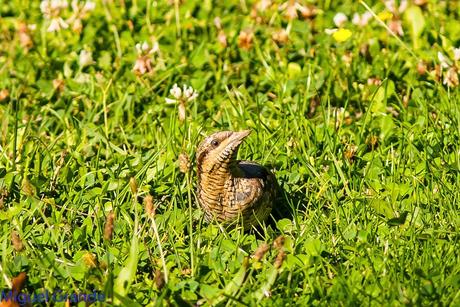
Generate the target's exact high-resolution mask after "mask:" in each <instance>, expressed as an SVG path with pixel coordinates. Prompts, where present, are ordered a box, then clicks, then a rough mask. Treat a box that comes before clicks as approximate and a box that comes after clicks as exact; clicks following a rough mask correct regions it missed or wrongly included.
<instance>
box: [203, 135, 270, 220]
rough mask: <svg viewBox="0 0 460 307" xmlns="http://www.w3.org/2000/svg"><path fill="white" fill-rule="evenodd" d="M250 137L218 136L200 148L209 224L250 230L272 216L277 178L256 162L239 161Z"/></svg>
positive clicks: (204, 199)
mask: <svg viewBox="0 0 460 307" xmlns="http://www.w3.org/2000/svg"><path fill="white" fill-rule="evenodd" d="M250 133H251V130H244V131H238V132H236V131H219V132H215V133H213V134H211V135H210V136H208V137H206V138H205V139H204V140H203V141H202V142H201V143H200V145H199V146H198V148H197V152H196V164H197V181H198V184H197V198H198V202H199V204H200V205H201V208H202V209H203V211H204V213H205V219H206V220H207V221H208V222H210V221H212V220H216V221H218V222H220V223H222V224H226V225H228V224H233V225H235V222H236V221H242V226H243V228H250V227H252V226H257V225H259V223H262V222H263V221H265V220H266V219H267V218H268V216H269V215H270V212H271V210H272V207H273V203H274V200H275V198H276V194H277V187H278V184H277V181H276V178H275V175H274V174H273V173H272V172H270V171H269V170H268V169H267V168H265V167H264V166H262V165H260V164H258V163H256V162H252V161H240V160H237V159H236V158H237V154H238V149H239V147H240V145H241V143H242V142H243V140H244V139H245V138H246V137H247V136H248V135H249V134H250Z"/></svg>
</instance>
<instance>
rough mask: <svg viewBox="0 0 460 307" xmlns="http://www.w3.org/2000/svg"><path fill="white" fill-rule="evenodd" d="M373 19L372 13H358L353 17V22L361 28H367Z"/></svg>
mask: <svg viewBox="0 0 460 307" xmlns="http://www.w3.org/2000/svg"><path fill="white" fill-rule="evenodd" d="M371 19H372V13H371V12H365V13H364V14H362V15H359V14H358V13H355V14H354V15H353V19H352V22H353V24H355V25H357V26H360V27H365V26H367V24H368V23H369V21H370V20H371Z"/></svg>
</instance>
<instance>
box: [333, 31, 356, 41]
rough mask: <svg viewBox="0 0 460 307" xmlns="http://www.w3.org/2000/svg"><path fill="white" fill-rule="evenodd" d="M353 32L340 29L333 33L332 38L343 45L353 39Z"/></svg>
mask: <svg viewBox="0 0 460 307" xmlns="http://www.w3.org/2000/svg"><path fill="white" fill-rule="evenodd" d="M351 34H352V33H351V31H350V30H348V29H344V28H340V29H338V30H337V31H335V32H334V33H332V37H333V38H334V39H335V40H336V41H337V42H339V43H342V42H344V41H346V40H347V39H349V38H350V37H351Z"/></svg>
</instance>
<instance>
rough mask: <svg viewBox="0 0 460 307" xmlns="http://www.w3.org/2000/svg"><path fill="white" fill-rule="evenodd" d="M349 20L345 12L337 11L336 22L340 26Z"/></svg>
mask: <svg viewBox="0 0 460 307" xmlns="http://www.w3.org/2000/svg"><path fill="white" fill-rule="evenodd" d="M347 20H348V17H347V15H345V14H344V13H337V14H335V16H334V24H335V25H336V26H337V27H339V28H340V27H342V26H343V25H344V24H345V23H346V22H347Z"/></svg>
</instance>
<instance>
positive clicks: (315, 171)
mask: <svg viewBox="0 0 460 307" xmlns="http://www.w3.org/2000/svg"><path fill="white" fill-rule="evenodd" d="M299 3H302V4H308V5H314V6H315V7H316V8H317V9H318V14H317V16H316V17H314V18H312V19H306V20H304V19H302V18H300V16H299V18H297V19H293V20H288V19H287V18H286V17H285V16H284V13H285V12H284V11H283V10H282V9H281V10H280V9H278V5H279V4H281V2H276V3H274V4H273V5H272V6H271V7H269V8H267V9H266V10H265V11H260V10H256V11H255V12H256V15H257V17H256V18H255V17H254V13H252V11H253V4H254V3H253V2H252V1H245V0H242V1H226V4H223V3H220V2H219V3H212V2H211V1H209V0H204V1H186V2H185V3H179V2H174V1H169V2H168V1H148V2H147V3H146V2H145V1H97V2H96V9H95V10H94V11H93V12H91V13H90V14H89V15H88V16H86V18H85V19H83V30H82V32H81V33H75V32H73V31H72V30H70V29H66V30H61V31H59V32H57V33H48V32H47V31H46V29H47V27H48V24H49V23H48V21H47V20H46V19H44V17H43V16H42V14H41V12H40V9H39V5H40V3H39V1H29V0H24V1H17V0H13V1H0V90H1V89H4V90H7V91H8V94H6V91H3V94H4V97H3V98H2V100H1V101H0V114H1V118H2V125H1V144H0V146H1V148H0V150H1V156H0V188H1V198H0V199H1V204H0V228H1V230H0V245H1V248H0V251H1V254H0V259H1V260H0V264H1V268H0V269H1V271H0V274H1V275H2V276H1V278H0V289H6V288H7V287H8V282H7V281H9V280H10V279H11V278H12V277H14V276H16V275H17V274H18V273H19V272H22V271H26V272H27V274H28V281H27V283H26V291H28V292H32V291H42V290H45V289H48V290H50V291H52V290H54V289H57V288H61V289H63V290H64V291H67V292H91V291H92V290H93V289H96V290H98V291H103V292H104V293H106V294H107V295H108V296H109V297H110V296H112V294H113V293H114V295H115V300H117V302H118V303H120V302H123V303H124V304H127V303H128V302H131V303H134V302H138V303H139V304H140V305H146V304H151V305H153V304H155V303H160V304H161V302H162V300H166V301H167V302H170V303H173V304H184V303H185V302H188V303H190V304H195V303H199V304H202V303H208V304H222V305H225V304H230V305H231V304H234V303H238V304H248V305H251V304H255V303H257V302H258V303H262V304H265V305H272V304H276V305H281V304H287V303H290V302H291V301H294V302H295V303H296V304H312V305H313V304H314V305H317V304H328V305H329V304H333V305H337V304H341V305H350V304H364V305H401V304H409V305H411V304H415V305H431V304H433V303H435V302H437V303H439V304H440V305H449V304H452V305H460V290H459V289H460V266H459V263H460V251H459V250H460V244H459V231H460V215H459V212H460V211H459V203H460V199H459V197H460V192H459V191H460V189H459V188H460V173H459V170H460V145H459V138H460V106H459V101H460V99H459V98H460V95H459V93H460V92H459V89H458V87H455V86H453V87H448V86H446V85H445V84H443V79H445V78H446V71H447V70H446V69H445V68H444V69H443V70H442V71H441V74H439V73H436V66H438V68H439V64H440V62H439V60H438V57H437V52H442V53H443V54H445V55H446V57H448V58H450V59H451V65H452V67H454V66H455V65H459V63H458V62H457V63H456V64H455V63H453V53H452V47H458V46H460V27H458V20H459V18H460V6H459V4H458V2H456V1H428V3H427V4H426V5H425V6H423V7H419V6H416V5H415V4H413V3H412V1H409V7H408V9H407V10H406V11H405V12H404V13H401V14H400V15H398V16H396V15H395V16H394V18H395V20H398V19H400V20H402V26H403V29H404V35H403V36H402V37H401V41H398V39H397V38H396V37H394V36H392V35H390V34H389V32H388V31H387V30H386V29H385V28H384V27H382V26H381V25H380V24H379V23H378V21H376V20H375V19H373V20H371V21H370V22H369V24H368V25H366V26H365V27H359V26H356V25H354V24H352V23H351V22H350V20H351V18H352V15H353V13H354V12H359V13H360V14H362V13H364V12H365V11H366V9H365V8H364V6H363V5H361V4H359V3H357V2H355V1H343V3H342V4H340V5H338V3H336V1H333V2H332V1H320V0H318V1H309V2H307V1H305V2H299ZM367 4H368V5H369V7H370V8H371V9H372V10H373V11H374V12H375V13H376V14H379V13H381V12H387V11H388V10H387V9H385V6H384V4H383V3H382V2H379V1H369V2H367ZM70 11H71V10H70V8H69V9H67V10H65V12H64V13H63V15H65V16H64V17H68V16H69V14H70V13H69V12H70ZM338 12H344V13H345V14H346V15H347V16H348V18H349V21H348V22H347V23H346V24H345V25H344V27H346V28H347V29H349V30H350V31H351V32H352V36H351V37H350V38H349V39H348V40H346V41H344V42H338V41H336V40H335V39H334V37H333V36H331V35H328V34H326V33H325V32H324V31H325V29H326V28H334V27H335V25H334V23H333V17H334V15H335V14H336V13H338ZM66 14H67V15H66ZM381 16H383V15H381ZM215 17H220V19H221V24H222V31H224V33H225V35H226V39H227V47H224V46H222V44H220V43H219V41H218V39H217V37H218V33H219V30H218V29H217V28H216V26H215V25H214V18H215ZM385 22H386V23H388V21H385ZM21 23H26V24H36V29H35V30H30V31H26V34H27V35H28V36H29V37H30V39H31V41H32V45H28V46H23V45H21V38H20V35H21V34H20V33H21V30H20V28H21ZM421 25H422V26H421ZM286 28H288V29H289V40H288V41H287V42H286V43H279V42H275V41H274V40H273V39H272V35H273V33H275V32H277V31H279V30H281V29H286ZM246 29H250V30H251V31H252V32H253V35H254V36H253V40H252V42H251V43H250V44H249V46H248V47H249V48H247V49H245V48H243V47H244V46H243V45H242V43H241V40H240V42H239V38H238V37H239V34H240V31H242V30H246ZM23 32H24V31H23ZM142 41H148V42H149V43H152V42H154V41H157V42H158V44H159V48H160V53H159V54H155V55H152V66H153V71H152V72H150V73H147V74H144V75H138V74H135V73H134V72H133V70H132V68H133V65H134V62H135V60H136V57H137V54H136V49H135V44H136V43H138V42H142ZM83 49H84V50H88V51H91V52H92V58H93V59H94V63H92V64H91V65H88V66H86V67H81V66H80V65H79V54H80V52H81V50H83ZM419 63H422V64H421V66H423V67H425V69H426V72H424V71H423V70H422V69H421V68H423V67H420V65H419ZM53 80H62V85H63V87H61V88H59V87H55V86H53ZM59 82H60V81H59ZM174 83H178V84H179V85H180V86H181V85H182V84H189V85H192V86H193V87H194V88H195V89H196V90H197V91H198V92H199V97H198V99H197V100H196V101H193V102H190V103H189V104H187V106H186V119H185V120H184V121H180V120H179V119H178V108H177V105H168V104H166V103H165V98H166V97H171V96H170V94H169V90H170V89H171V88H172V86H173V84H174ZM54 84H55V85H56V84H57V81H55V83H54ZM248 128H249V129H252V130H253V133H252V134H251V136H250V137H249V138H248V140H247V141H246V143H245V144H244V145H243V146H242V147H241V150H240V154H239V156H240V157H241V158H243V159H249V160H255V161H258V162H261V163H263V164H266V165H270V166H271V167H272V168H273V170H274V172H275V174H276V176H277V178H278V181H279V182H280V184H281V185H282V186H283V187H284V189H285V191H286V193H285V195H284V201H285V202H286V203H287V204H289V205H290V206H291V207H292V208H294V209H295V210H294V216H293V217H292V218H289V219H281V220H277V221H276V222H274V223H271V224H270V225H268V226H264V227H261V228H259V229H258V230H257V231H253V232H249V233H244V232H242V231H241V229H239V228H236V229H227V230H226V229H223V228H222V227H220V226H219V225H216V224H210V225H208V224H205V223H204V222H203V219H202V213H201V211H200V209H199V208H198V206H197V201H196V197H195V188H196V184H195V167H194V165H195V164H194V154H195V149H196V146H197V144H198V143H199V141H201V139H202V138H203V137H204V136H205V135H207V134H209V133H212V132H214V131H217V130H224V129H234V130H242V129H248ZM181 153H184V154H186V155H188V156H189V157H190V160H191V167H190V169H189V170H188V171H186V172H185V173H182V172H180V171H179V162H178V157H179V155H180V154H181ZM132 177H133V178H135V180H136V182H137V186H138V189H137V191H135V190H134V191H133V190H132V189H130V185H129V181H130V178H132ZM133 192H134V193H133ZM148 194H151V195H152V196H153V199H154V205H155V209H156V215H155V216H150V217H148V216H147V214H146V212H145V210H144V204H143V198H144V197H145V196H146V195H148ZM111 211H113V212H114V214H115V222H114V230H113V238H112V240H111V241H110V240H104V228H105V225H106V221H107V216H108V215H109V212H111ZM155 233H157V234H158V237H157V236H156V235H155ZM280 235H282V236H284V243H283V244H282V245H283V246H282V247H280V246H279V245H280V244H275V246H272V243H273V242H274V240H275V238H277V237H278V236H280ZM263 242H266V243H267V244H269V245H270V249H269V251H268V252H267V253H266V254H265V255H264V257H262V259H261V260H260V261H257V260H256V259H255V258H254V257H253V256H252V255H254V253H255V251H256V249H257V248H258V246H260V245H261V244H262V243H263ZM160 247H161V249H160ZM283 255H285V259H284V258H283V257H282V256H283ZM276 259H278V261H277V260H276ZM283 259H284V261H283V262H282V263H281V262H280V260H283ZM165 266H166V267H167V270H166V271H165V270H164V267H165ZM165 273H166V274H165ZM165 278H167V280H168V282H167V283H164V282H162V280H164V279H165ZM163 302H165V301H163Z"/></svg>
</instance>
